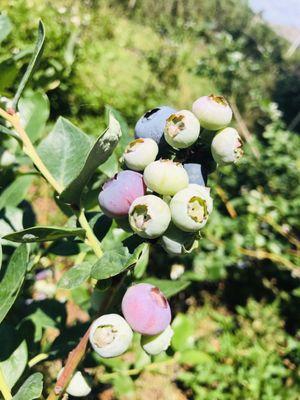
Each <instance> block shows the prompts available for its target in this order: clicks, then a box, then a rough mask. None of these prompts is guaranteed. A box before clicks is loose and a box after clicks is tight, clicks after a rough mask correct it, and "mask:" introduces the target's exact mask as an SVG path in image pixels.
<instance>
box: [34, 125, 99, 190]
mask: <svg viewBox="0 0 300 400" xmlns="http://www.w3.org/2000/svg"><path fill="white" fill-rule="evenodd" d="M90 148H91V139H90V138H89V136H87V135H86V134H85V133H84V132H82V131H81V130H80V129H78V128H77V127H76V126H75V125H73V124H72V123H71V122H69V121H68V120H67V119H65V118H62V117H60V118H58V120H57V122H56V124H55V125H54V128H53V129H52V131H51V132H50V133H49V135H48V136H47V137H46V138H45V139H44V140H42V142H41V143H40V144H39V146H38V148H37V150H38V153H39V155H40V157H41V159H42V160H43V162H44V163H45V165H46V167H47V168H48V169H49V171H50V172H51V174H52V175H53V176H54V178H55V179H56V180H57V181H58V182H59V183H60V184H61V185H62V186H63V187H66V186H67V185H69V184H70V183H71V182H72V181H73V180H74V179H75V178H76V177H77V176H78V175H79V174H80V171H81V170H82V168H83V166H84V164H85V160H86V158H87V155H88V153H89V151H90Z"/></svg>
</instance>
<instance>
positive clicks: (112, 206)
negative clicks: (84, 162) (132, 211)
mask: <svg viewBox="0 0 300 400" xmlns="http://www.w3.org/2000/svg"><path fill="white" fill-rule="evenodd" d="M145 192H146V186H145V184H144V180H143V175H141V174H139V173H138V172H134V171H121V172H119V173H118V174H117V175H116V176H115V177H114V178H113V179H111V180H110V181H108V182H106V183H105V184H104V185H103V188H102V191H101V192H100V194H99V204H100V207H101V209H102V211H103V212H104V214H106V215H108V216H109V217H112V218H118V217H123V216H125V215H127V214H128V211H129V208H130V205H131V203H132V202H133V201H134V200H135V199H136V198H137V197H140V196H144V194H145Z"/></svg>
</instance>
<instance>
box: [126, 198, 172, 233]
mask: <svg viewBox="0 0 300 400" xmlns="http://www.w3.org/2000/svg"><path fill="white" fill-rule="evenodd" d="M170 221H171V212H170V208H169V206H168V204H167V203H165V202H164V201H163V200H162V199H161V198H160V197H157V196H154V195H152V194H149V195H146V196H142V197H138V198H137V199H135V200H134V202H133V203H132V204H131V206H130V209H129V223H130V226H131V228H132V230H133V231H134V232H135V233H137V234H138V235H139V236H141V237H143V238H148V239H154V238H157V237H158V236H160V235H162V234H163V233H164V232H165V231H166V230H167V228H168V226H169V224H170Z"/></svg>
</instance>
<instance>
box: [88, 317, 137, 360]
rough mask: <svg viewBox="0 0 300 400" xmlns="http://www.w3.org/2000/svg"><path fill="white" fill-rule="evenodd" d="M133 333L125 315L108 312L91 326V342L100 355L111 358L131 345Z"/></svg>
mask: <svg viewBox="0 0 300 400" xmlns="http://www.w3.org/2000/svg"><path fill="white" fill-rule="evenodd" d="M132 337H133V333H132V330H131V328H130V326H129V325H128V323H127V322H126V321H125V319H124V318H123V317H121V316H120V315H118V314H106V315H102V316H101V317H100V318H97V319H96V320H95V321H94V322H93V323H92V326H91V330H90V336H89V339H90V343H91V345H92V347H93V349H94V350H95V352H96V353H98V354H99V356H100V357H104V358H110V357H117V356H119V355H121V354H123V353H124V352H125V351H126V350H127V349H128V347H129V346H130V345H131V342H132Z"/></svg>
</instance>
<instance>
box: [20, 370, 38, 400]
mask: <svg viewBox="0 0 300 400" xmlns="http://www.w3.org/2000/svg"><path fill="white" fill-rule="evenodd" d="M42 390H43V375H42V374H41V373H40V372H36V373H35V374H33V375H31V376H30V377H29V378H27V379H26V381H25V382H24V383H23V385H22V386H21V387H20V389H19V391H18V393H17V394H16V395H15V396H14V397H13V400H33V399H40V398H41V394H42Z"/></svg>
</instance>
